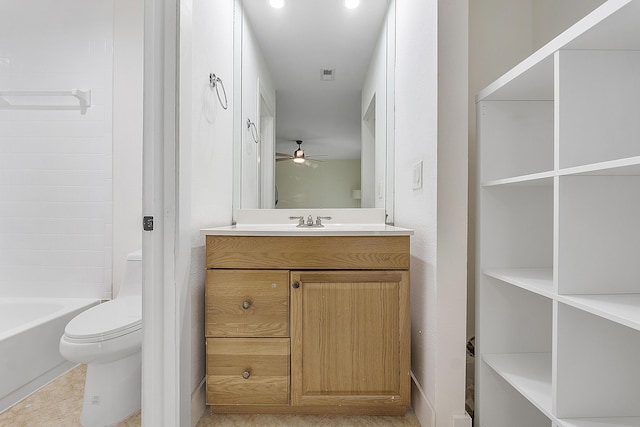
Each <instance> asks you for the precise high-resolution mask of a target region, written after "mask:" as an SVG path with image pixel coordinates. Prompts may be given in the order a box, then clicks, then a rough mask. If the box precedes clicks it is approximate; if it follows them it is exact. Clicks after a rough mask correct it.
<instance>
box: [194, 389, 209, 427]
mask: <svg viewBox="0 0 640 427" xmlns="http://www.w3.org/2000/svg"><path fill="white" fill-rule="evenodd" d="M204 385H205V378H203V379H202V381H200V384H198V386H197V387H196V389H195V390H194V391H193V392H192V393H191V427H195V425H196V424H197V423H198V421H199V420H200V418H202V415H203V414H204V412H205V411H206V410H207V405H206V404H205V387H204Z"/></svg>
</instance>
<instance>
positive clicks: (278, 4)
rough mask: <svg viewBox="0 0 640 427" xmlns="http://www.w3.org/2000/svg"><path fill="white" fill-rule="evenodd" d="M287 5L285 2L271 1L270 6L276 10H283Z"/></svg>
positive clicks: (280, 0) (279, 0)
mask: <svg viewBox="0 0 640 427" xmlns="http://www.w3.org/2000/svg"><path fill="white" fill-rule="evenodd" d="M285 3H286V1H285V0H269V4H270V5H271V7H273V8H275V9H281V8H283V7H284V4H285Z"/></svg>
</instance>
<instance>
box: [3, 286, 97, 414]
mask: <svg viewBox="0 0 640 427" xmlns="http://www.w3.org/2000/svg"><path fill="white" fill-rule="evenodd" d="M98 302H99V300H97V299H81V298H64V299H63V298H0V378H2V380H1V381H0V412H2V411H4V410H5V409H7V408H9V407H10V406H12V405H13V404H15V403H16V402H18V401H20V400H22V399H23V398H25V397H26V396H28V395H29V394H31V393H33V392H34V391H36V390H37V389H38V388H40V387H42V386H43V385H45V384H46V383H48V382H49V381H51V380H52V379H54V378H56V377H57V376H59V375H60V374H62V373H64V372H66V371H68V370H69V369H71V368H72V367H73V366H75V364H74V363H72V362H69V361H67V360H65V359H64V358H63V357H62V356H60V353H59V352H58V344H59V341H60V337H61V336H62V334H63V333H64V327H65V326H66V325H67V323H68V322H69V320H71V319H73V317H75V316H76V315H77V314H78V313H81V312H82V311H84V310H86V309H87V308H89V307H91V306H93V305H96V304H97V303H98Z"/></svg>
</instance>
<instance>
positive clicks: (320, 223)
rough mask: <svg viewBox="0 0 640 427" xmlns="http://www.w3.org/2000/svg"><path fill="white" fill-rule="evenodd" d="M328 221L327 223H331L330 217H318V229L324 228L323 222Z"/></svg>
mask: <svg viewBox="0 0 640 427" xmlns="http://www.w3.org/2000/svg"><path fill="white" fill-rule="evenodd" d="M323 219H326V220H327V221H329V220H330V219H331V217H330V216H320V215H318V217H317V218H316V227H324V225H322V220H323Z"/></svg>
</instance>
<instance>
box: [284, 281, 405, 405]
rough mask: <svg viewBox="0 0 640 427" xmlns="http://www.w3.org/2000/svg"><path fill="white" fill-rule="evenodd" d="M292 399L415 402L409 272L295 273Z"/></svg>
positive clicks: (342, 402)
mask: <svg viewBox="0 0 640 427" xmlns="http://www.w3.org/2000/svg"><path fill="white" fill-rule="evenodd" d="M291 282H292V289H291V322H290V325H291V333H292V336H291V391H292V396H291V397H292V404H293V405H345V406H347V405H350V406H358V405H362V406H369V405H380V404H384V405H389V404H391V405H401V406H407V405H409V403H410V397H409V393H410V383H409V378H410V377H409V370H410V317H409V273H408V272H407V271H393V272H391V271H331V272H319V271H294V272H292V273H291Z"/></svg>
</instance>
